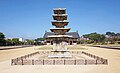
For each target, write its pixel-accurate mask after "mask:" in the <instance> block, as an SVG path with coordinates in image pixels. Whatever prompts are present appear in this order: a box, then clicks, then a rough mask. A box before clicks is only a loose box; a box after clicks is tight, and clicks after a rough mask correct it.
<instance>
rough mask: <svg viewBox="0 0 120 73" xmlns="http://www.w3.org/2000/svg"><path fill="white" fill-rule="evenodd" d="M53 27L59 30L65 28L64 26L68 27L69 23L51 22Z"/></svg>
mask: <svg viewBox="0 0 120 73" xmlns="http://www.w3.org/2000/svg"><path fill="white" fill-rule="evenodd" d="M51 23H52V25H53V26H56V27H57V28H63V27H64V26H67V25H68V23H69V22H68V21H52V22H51Z"/></svg>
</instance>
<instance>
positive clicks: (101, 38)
mask: <svg viewBox="0 0 120 73" xmlns="http://www.w3.org/2000/svg"><path fill="white" fill-rule="evenodd" d="M82 37H83V38H84V39H81V40H80V41H79V43H81V44H83V43H88V44H91V43H94V44H108V43H109V44H115V43H116V42H118V43H119V42H120V33H114V32H106V33H105V34H98V33H96V32H95V33H90V34H85V35H82Z"/></svg>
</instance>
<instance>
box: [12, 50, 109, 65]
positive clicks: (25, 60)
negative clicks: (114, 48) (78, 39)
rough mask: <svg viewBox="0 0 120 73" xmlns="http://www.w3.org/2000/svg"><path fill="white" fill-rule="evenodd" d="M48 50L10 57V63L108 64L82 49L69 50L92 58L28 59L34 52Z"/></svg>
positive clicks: (44, 52)
mask: <svg viewBox="0 0 120 73" xmlns="http://www.w3.org/2000/svg"><path fill="white" fill-rule="evenodd" d="M49 53H50V51H41V52H34V53H31V54H28V55H24V56H21V57H17V58H15V59H11V65H98V64H105V65H107V64H108V60H107V59H104V58H101V57H98V56H95V55H93V54H90V53H87V52H83V51H71V53H73V54H81V53H82V54H85V55H87V56H89V57H91V58H94V59H40V60H36V59H29V58H30V57H32V56H34V55H36V54H40V55H43V54H49Z"/></svg>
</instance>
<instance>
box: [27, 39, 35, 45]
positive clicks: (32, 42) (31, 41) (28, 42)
mask: <svg viewBox="0 0 120 73" xmlns="http://www.w3.org/2000/svg"><path fill="white" fill-rule="evenodd" d="M26 41H27V44H28V45H34V40H30V39H27V40H26Z"/></svg>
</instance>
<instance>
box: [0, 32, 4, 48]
mask: <svg viewBox="0 0 120 73" xmlns="http://www.w3.org/2000/svg"><path fill="white" fill-rule="evenodd" d="M3 45H5V35H4V34H3V33H2V32H0V46H3Z"/></svg>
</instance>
